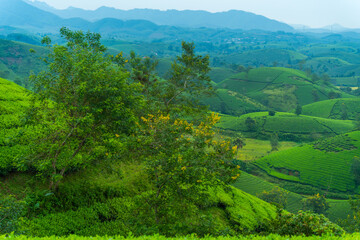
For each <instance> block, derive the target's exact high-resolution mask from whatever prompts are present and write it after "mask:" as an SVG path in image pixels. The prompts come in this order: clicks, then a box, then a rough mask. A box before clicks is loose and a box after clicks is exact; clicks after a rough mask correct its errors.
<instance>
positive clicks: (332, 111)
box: [302, 98, 360, 120]
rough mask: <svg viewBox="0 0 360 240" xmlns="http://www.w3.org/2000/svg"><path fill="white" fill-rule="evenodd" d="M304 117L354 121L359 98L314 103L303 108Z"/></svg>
mask: <svg viewBox="0 0 360 240" xmlns="http://www.w3.org/2000/svg"><path fill="white" fill-rule="evenodd" d="M302 110H303V111H302V113H303V114H305V115H310V116H316V117H322V118H331V119H351V120H355V119H356V118H357V115H358V114H359V113H360V98H341V99H331V100H326V101H321V102H316V103H312V104H308V105H305V106H303V108H302Z"/></svg>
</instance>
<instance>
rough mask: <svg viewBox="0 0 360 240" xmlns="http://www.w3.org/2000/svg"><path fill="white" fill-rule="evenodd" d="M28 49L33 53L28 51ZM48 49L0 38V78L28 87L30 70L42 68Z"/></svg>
mask: <svg viewBox="0 0 360 240" xmlns="http://www.w3.org/2000/svg"><path fill="white" fill-rule="evenodd" d="M30 49H33V50H35V53H30ZM48 52H49V50H48V49H47V48H45V47H40V46H34V45H30V44H26V43H20V42H14V41H8V40H2V39H0V78H6V79H10V80H12V81H15V82H16V83H17V84H19V85H22V86H25V87H28V77H29V75H30V72H34V73H38V72H39V71H41V70H43V69H44V67H45V63H44V61H43V60H42V58H45V57H46V55H47V54H48Z"/></svg>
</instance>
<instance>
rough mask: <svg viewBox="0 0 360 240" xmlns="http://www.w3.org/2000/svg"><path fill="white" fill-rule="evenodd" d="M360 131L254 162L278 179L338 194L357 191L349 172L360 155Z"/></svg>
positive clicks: (351, 174)
mask: <svg viewBox="0 0 360 240" xmlns="http://www.w3.org/2000/svg"><path fill="white" fill-rule="evenodd" d="M359 140H360V132H359V131H357V132H352V133H348V134H345V135H339V136H336V137H333V138H328V139H324V140H320V141H317V142H314V143H312V144H306V145H303V146H300V147H295V148H292V149H289V150H285V151H281V152H276V153H273V154H270V155H268V156H266V157H264V158H261V159H259V160H257V161H255V165H256V166H258V167H259V168H261V169H262V170H264V171H266V172H267V174H269V175H271V176H274V177H276V178H279V179H283V180H288V181H293V182H299V183H302V184H307V185H312V186H314V187H318V188H321V189H328V190H332V191H339V192H350V193H354V192H358V190H357V185H356V184H355V176H354V174H353V172H352V170H351V168H352V164H353V159H354V157H355V156H359V155H360V141H359Z"/></svg>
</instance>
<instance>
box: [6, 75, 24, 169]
mask: <svg viewBox="0 0 360 240" xmlns="http://www.w3.org/2000/svg"><path fill="white" fill-rule="evenodd" d="M29 104H30V98H29V96H28V95H27V90H25V89H24V88H22V87H20V86H18V85H16V84H15V83H12V82H10V81H7V80H4V79H1V78H0V147H1V148H0V174H5V173H7V172H8V171H10V170H11V169H12V168H13V165H12V162H13V160H14V159H15V158H16V157H17V153H18V152H19V150H20V149H21V145H22V144H26V143H16V142H15V140H14V138H15V137H16V134H18V131H17V129H18V128H19V127H20V126H21V121H22V118H23V112H24V110H25V109H26V107H28V106H29ZM9 156H12V157H9Z"/></svg>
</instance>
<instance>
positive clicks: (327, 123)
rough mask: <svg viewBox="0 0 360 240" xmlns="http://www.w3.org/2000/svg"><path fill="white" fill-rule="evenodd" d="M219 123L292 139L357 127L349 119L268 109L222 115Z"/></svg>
mask: <svg viewBox="0 0 360 240" xmlns="http://www.w3.org/2000/svg"><path fill="white" fill-rule="evenodd" d="M248 118H251V119H253V120H254V124H253V126H252V127H251V129H250V128H249V126H248V125H247V124H246V120H247V119H248ZM217 127H219V128H221V129H226V130H231V131H240V132H243V133H244V134H247V135H249V136H258V137H259V136H261V135H264V134H271V133H274V132H277V133H278V134H279V137H280V139H282V140H289V141H302V140H314V139H316V138H318V137H319V136H334V135H337V134H342V133H346V132H349V131H352V130H353V129H355V125H354V123H353V122H352V121H349V120H333V119H325V118H319V117H312V116H306V115H299V116H297V115H295V114H293V113H283V112H277V113H276V114H275V116H270V115H269V113H268V112H257V113H249V114H245V115H242V116H240V117H234V116H229V115H223V116H222V117H221V121H220V122H219V123H218V124H217Z"/></svg>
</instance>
